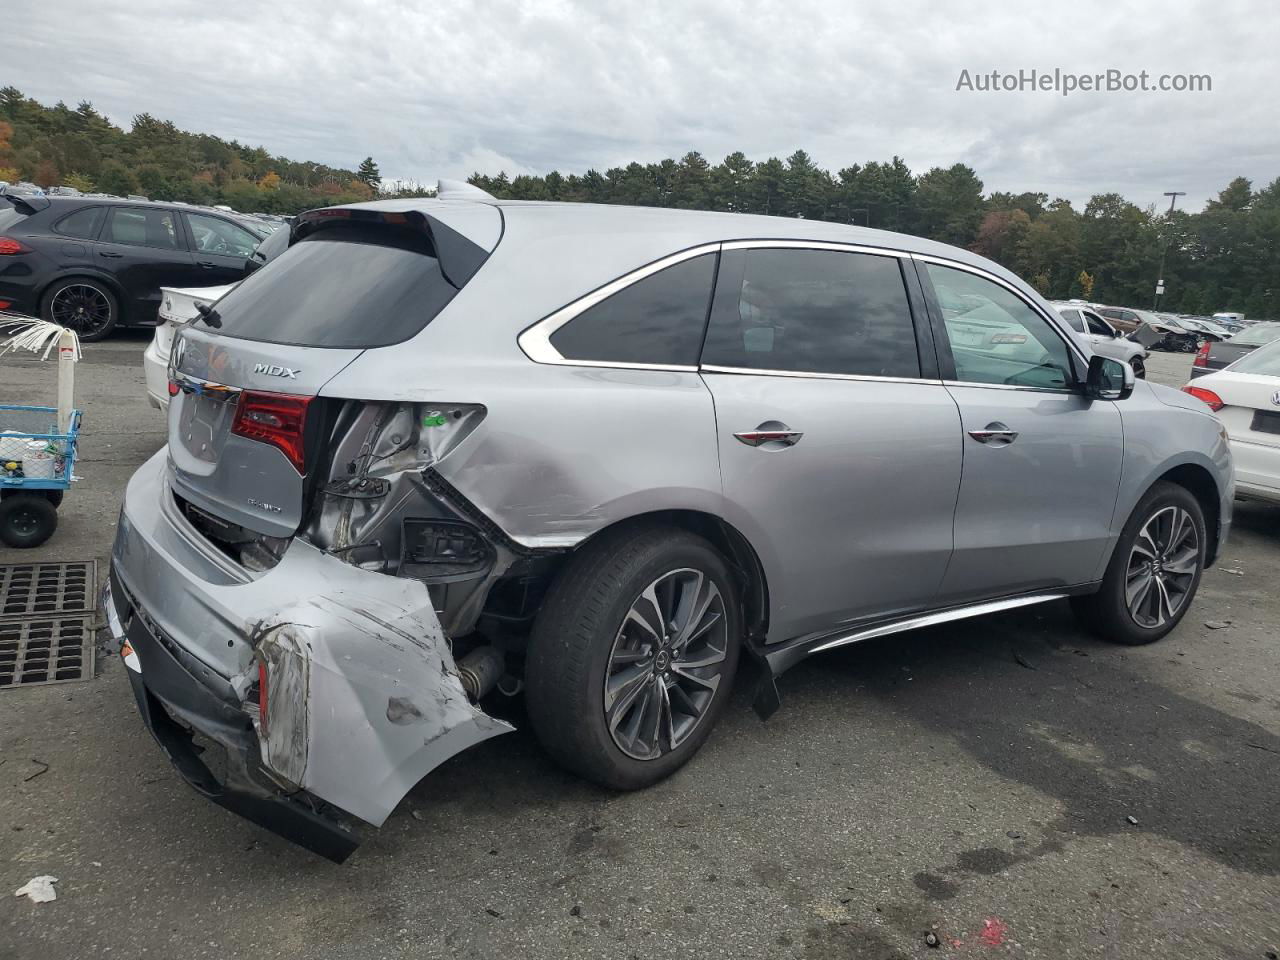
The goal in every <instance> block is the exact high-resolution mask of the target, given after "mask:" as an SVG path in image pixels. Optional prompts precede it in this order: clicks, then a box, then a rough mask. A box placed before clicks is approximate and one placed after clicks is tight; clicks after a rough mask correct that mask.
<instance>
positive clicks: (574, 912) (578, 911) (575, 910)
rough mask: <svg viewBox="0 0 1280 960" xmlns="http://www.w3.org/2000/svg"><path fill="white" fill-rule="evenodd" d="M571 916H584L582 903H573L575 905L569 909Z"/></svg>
mask: <svg viewBox="0 0 1280 960" xmlns="http://www.w3.org/2000/svg"><path fill="white" fill-rule="evenodd" d="M569 916H571V917H580V916H582V905H581V904H576V903H575V904H574V905H573V907H572V908H570V910H569Z"/></svg>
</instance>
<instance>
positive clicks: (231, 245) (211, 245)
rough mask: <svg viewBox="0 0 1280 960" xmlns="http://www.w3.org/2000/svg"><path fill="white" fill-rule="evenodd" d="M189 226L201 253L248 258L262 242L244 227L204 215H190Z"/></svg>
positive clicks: (188, 215)
mask: <svg viewBox="0 0 1280 960" xmlns="http://www.w3.org/2000/svg"><path fill="white" fill-rule="evenodd" d="M187 226H189V227H190V228H191V237H192V239H193V240H195V243H196V250H197V251H199V252H200V253H216V254H220V255H222V256H227V257H247V256H249V255H250V254H251V253H253V251H254V250H256V249H257V247H258V244H259V243H260V242H261V241H259V240H258V238H257V237H256V236H254V235H253V234H252V233H250V232H249V231H248V230H246V229H244V227H239V226H236V225H235V224H234V223H232V222H231V221H230V220H223V219H222V218H221V217H210V216H206V215H205V214H202V213H188V214H187Z"/></svg>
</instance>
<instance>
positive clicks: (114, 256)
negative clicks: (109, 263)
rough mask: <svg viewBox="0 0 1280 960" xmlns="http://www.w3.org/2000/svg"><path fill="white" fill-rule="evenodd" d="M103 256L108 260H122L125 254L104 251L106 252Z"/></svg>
mask: <svg viewBox="0 0 1280 960" xmlns="http://www.w3.org/2000/svg"><path fill="white" fill-rule="evenodd" d="M101 256H104V257H106V258H107V259H108V260H119V259H121V258H122V257H123V256H124V254H123V253H108V252H106V251H105V250H104V251H103V252H102V253H101Z"/></svg>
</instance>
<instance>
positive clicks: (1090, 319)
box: [1080, 310, 1113, 337]
mask: <svg viewBox="0 0 1280 960" xmlns="http://www.w3.org/2000/svg"><path fill="white" fill-rule="evenodd" d="M1080 312H1081V313H1083V314H1084V320H1085V323H1087V324H1089V332H1090V333H1096V334H1098V335H1099V336H1101V337H1109V336H1111V334H1112V332H1113V331H1112V329H1111V327H1110V326H1108V325H1107V321H1105V320H1103V319H1102V318H1101V317H1095V316H1094V315H1093V314H1092V313H1090V312H1089V311H1088V310H1081V311H1080Z"/></svg>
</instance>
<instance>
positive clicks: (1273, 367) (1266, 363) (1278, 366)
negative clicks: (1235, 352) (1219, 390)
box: [1229, 340, 1280, 377]
mask: <svg viewBox="0 0 1280 960" xmlns="http://www.w3.org/2000/svg"><path fill="white" fill-rule="evenodd" d="M1229 369H1230V370H1231V372H1232V373H1255V374H1260V375H1262V376H1265V377H1280V340H1277V341H1272V342H1271V343H1269V344H1267V345H1266V346H1265V347H1262V348H1260V349H1258V350H1254V351H1253V352H1252V353H1246V354H1245V355H1244V356H1243V357H1241V358H1240V359H1239V360H1237V361H1236V362H1235V363H1233V364H1232V365H1231V366H1230V368H1229Z"/></svg>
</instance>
